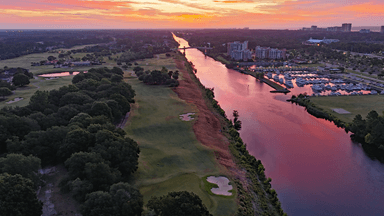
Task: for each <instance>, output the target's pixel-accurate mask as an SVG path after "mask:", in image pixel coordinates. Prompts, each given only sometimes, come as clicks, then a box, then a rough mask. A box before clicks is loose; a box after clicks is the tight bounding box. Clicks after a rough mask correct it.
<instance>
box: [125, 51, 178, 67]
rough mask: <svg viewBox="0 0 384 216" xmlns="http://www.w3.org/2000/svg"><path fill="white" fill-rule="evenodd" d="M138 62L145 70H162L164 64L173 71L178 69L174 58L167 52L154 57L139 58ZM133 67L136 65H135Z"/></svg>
mask: <svg viewBox="0 0 384 216" xmlns="http://www.w3.org/2000/svg"><path fill="white" fill-rule="evenodd" d="M172 55H174V54H172ZM136 62H137V63H138V64H139V65H138V66H140V67H142V68H144V70H161V68H162V67H163V66H164V67H166V68H167V69H168V70H171V71H175V70H177V68H176V65H175V62H174V60H173V58H172V57H167V56H165V54H159V55H155V57H154V58H151V59H143V60H137V61H136ZM132 67H135V65H133V66H132Z"/></svg>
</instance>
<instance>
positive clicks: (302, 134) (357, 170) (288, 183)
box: [178, 39, 384, 215]
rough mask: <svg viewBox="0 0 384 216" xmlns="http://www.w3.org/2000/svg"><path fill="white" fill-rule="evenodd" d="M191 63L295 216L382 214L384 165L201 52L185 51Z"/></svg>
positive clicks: (346, 136)
mask: <svg viewBox="0 0 384 216" xmlns="http://www.w3.org/2000/svg"><path fill="white" fill-rule="evenodd" d="M178 40H180V42H181V47H183V46H188V44H187V42H186V41H185V40H183V39H178ZM186 57H187V59H188V60H189V61H192V62H193V64H194V65H195V68H196V69H197V71H198V73H197V76H198V78H199V79H200V81H201V82H202V83H203V84H204V85H205V86H206V87H209V88H214V93H215V96H216V99H217V100H218V101H219V103H220V105H221V107H222V108H223V109H224V110H225V112H226V113H227V115H230V114H231V113H232V111H233V110H235V109H236V110H238V111H239V114H240V120H241V121H242V122H243V129H242V130H241V131H240V134H241V137H242V138H243V140H244V142H245V143H247V149H248V150H249V152H250V153H251V154H252V155H254V156H255V157H256V158H257V159H260V160H261V161H262V162H263V164H264V166H265V168H266V174H267V175H268V176H269V177H271V178H272V179H273V181H272V186H273V187H274V188H275V189H276V191H277V192H278V195H279V199H280V201H281V203H282V207H283V209H284V210H285V211H286V212H287V213H288V214H289V215H382V213H383V212H384V205H382V200H384V193H383V192H382V189H383V188H384V182H383V180H384V165H383V164H382V163H380V162H379V161H377V160H372V159H371V158H369V157H367V156H366V154H365V153H364V151H363V150H362V147H361V146H360V145H356V144H354V143H353V142H352V141H351V139H350V137H349V134H347V133H345V131H344V130H343V129H341V128H337V127H336V126H335V125H334V124H333V123H331V122H329V121H326V120H323V119H318V118H315V117H314V116H311V115H309V114H308V113H307V112H306V111H305V110H304V108H303V107H300V106H297V105H295V104H291V103H288V102H286V101H285V100H286V99H288V98H290V95H289V94H288V95H282V94H271V93H270V92H269V91H271V90H273V89H272V88H270V87H269V86H268V85H266V84H264V83H260V82H258V81H256V80H255V79H254V78H252V77H250V76H248V75H244V74H241V73H238V72H236V71H234V70H229V69H227V68H225V66H224V65H223V64H221V63H219V62H216V61H214V60H213V59H211V58H209V57H205V56H204V55H203V54H202V53H201V52H200V51H198V50H194V49H189V50H186ZM248 86H249V87H248ZM304 88H308V86H304ZM309 88H310V87H309ZM295 94H296V93H295Z"/></svg>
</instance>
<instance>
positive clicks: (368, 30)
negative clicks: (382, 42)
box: [359, 29, 371, 34]
mask: <svg viewBox="0 0 384 216" xmlns="http://www.w3.org/2000/svg"><path fill="white" fill-rule="evenodd" d="M359 32H360V33H363V34H367V33H371V30H370V29H360V31H359Z"/></svg>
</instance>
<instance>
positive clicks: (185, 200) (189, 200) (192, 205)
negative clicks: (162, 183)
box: [147, 191, 211, 216]
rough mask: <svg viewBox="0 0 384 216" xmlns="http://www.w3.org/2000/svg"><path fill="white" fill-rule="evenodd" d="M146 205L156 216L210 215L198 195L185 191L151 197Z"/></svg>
mask: <svg viewBox="0 0 384 216" xmlns="http://www.w3.org/2000/svg"><path fill="white" fill-rule="evenodd" d="M147 207H148V208H149V209H150V210H153V211H154V212H155V214H156V215H158V216H171V215H183V216H196V215H200V216H211V214H210V213H209V211H208V209H207V207H206V206H205V205H204V204H203V202H202V201H201V199H200V197H198V196H197V195H196V194H194V193H190V192H187V191H181V192H170V193H168V195H166V196H162V197H159V198H158V197H152V198H151V199H150V200H149V201H148V204H147Z"/></svg>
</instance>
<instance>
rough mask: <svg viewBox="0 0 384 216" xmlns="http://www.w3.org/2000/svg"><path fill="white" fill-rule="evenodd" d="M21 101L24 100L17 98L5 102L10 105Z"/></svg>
mask: <svg viewBox="0 0 384 216" xmlns="http://www.w3.org/2000/svg"><path fill="white" fill-rule="evenodd" d="M23 99H24V98H21V97H17V98H15V99H13V100H11V101H8V102H6V103H7V104H11V103H15V102H17V101H21V100H23Z"/></svg>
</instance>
